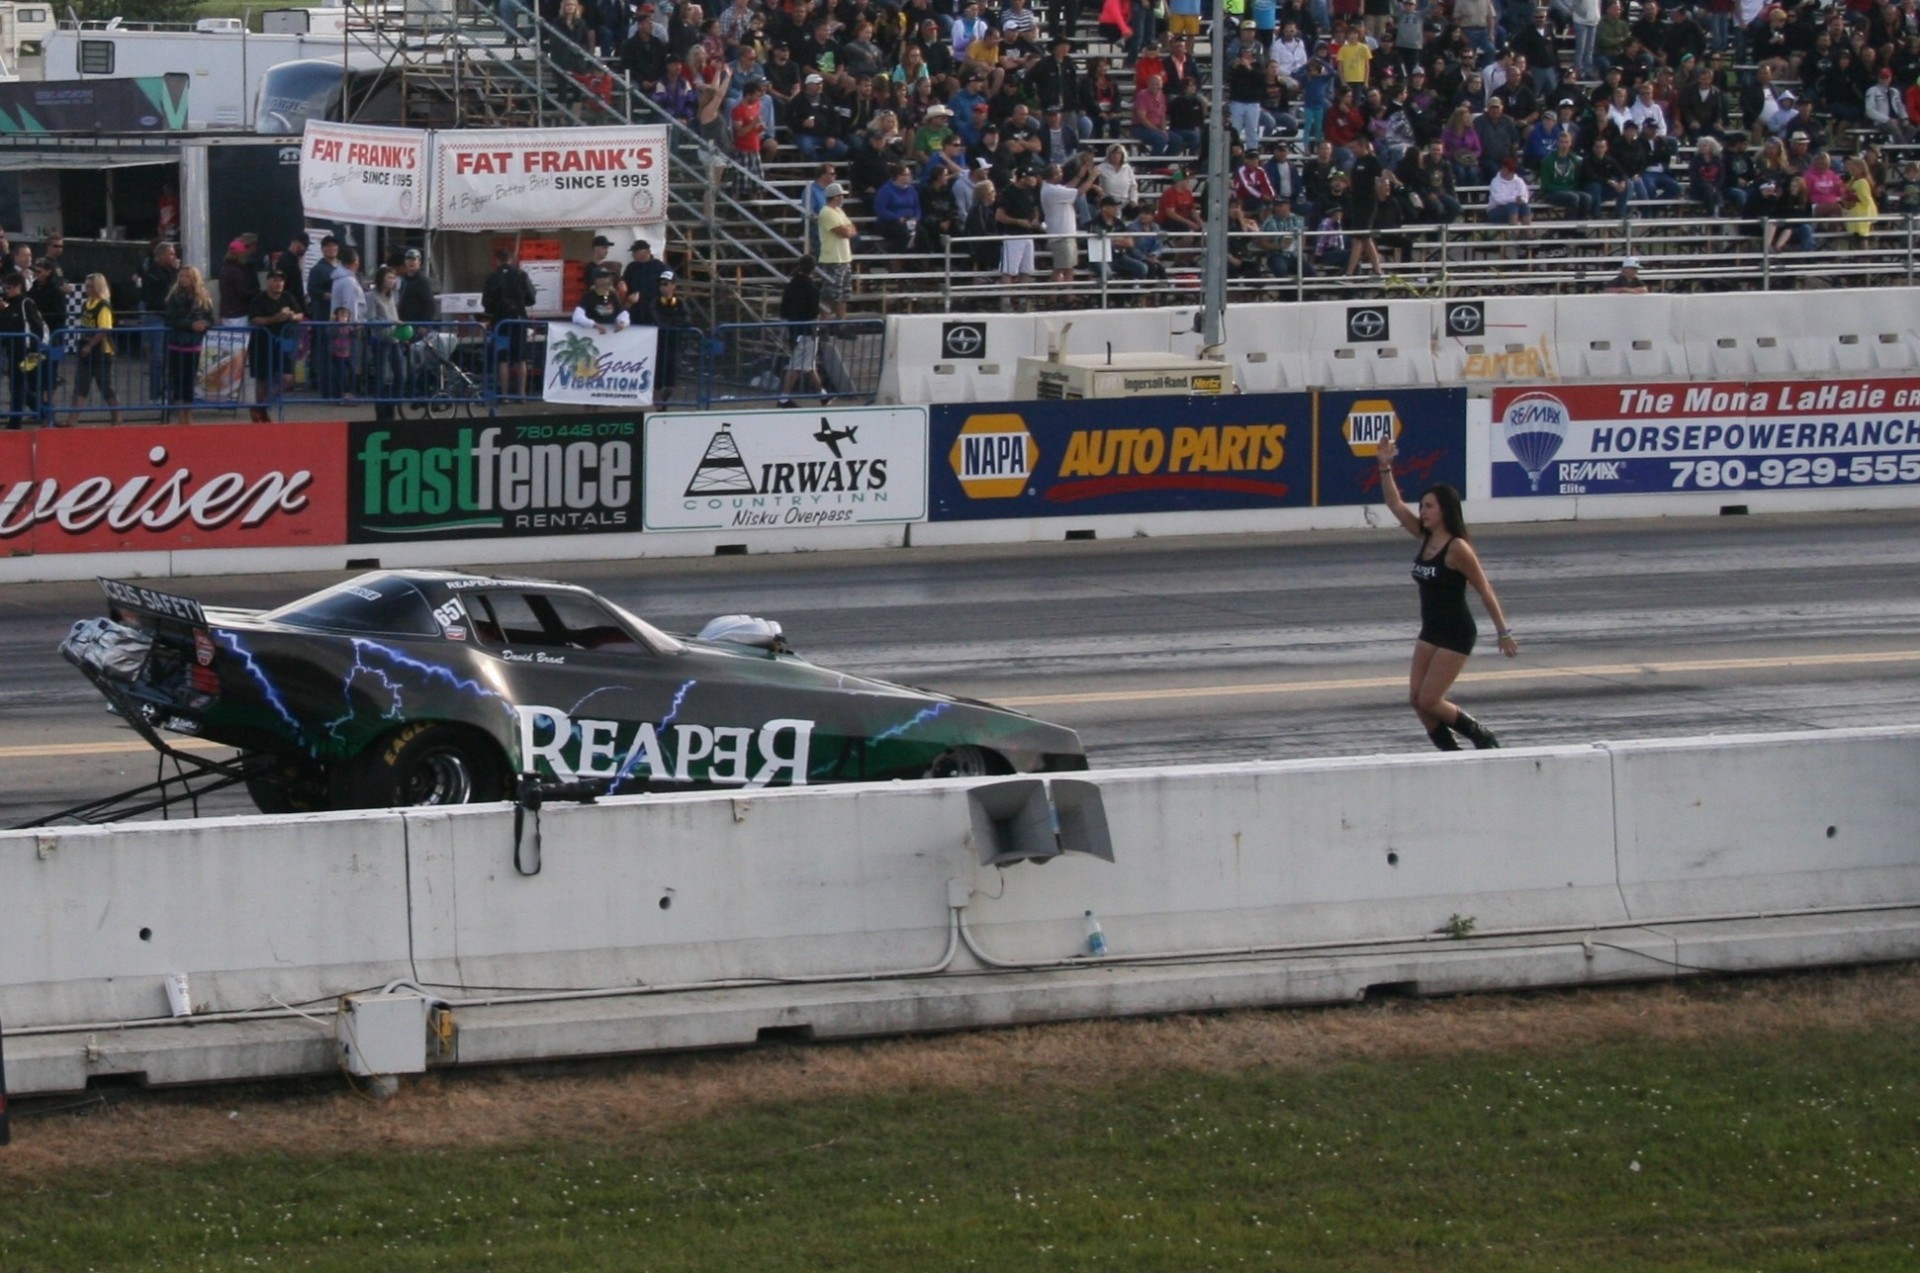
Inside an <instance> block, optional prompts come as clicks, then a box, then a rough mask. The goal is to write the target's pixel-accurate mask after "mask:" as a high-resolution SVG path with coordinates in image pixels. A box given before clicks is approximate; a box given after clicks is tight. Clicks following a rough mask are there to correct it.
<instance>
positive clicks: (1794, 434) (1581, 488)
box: [1491, 378, 1920, 498]
mask: <svg viewBox="0 0 1920 1273" xmlns="http://www.w3.org/2000/svg"><path fill="white" fill-rule="evenodd" d="M1491 441H1492V448H1491V449H1492V457H1491V458H1492V461H1493V464H1492V468H1493V494H1494V495H1495V496H1496V497H1505V498H1524V497H1528V496H1541V495H1639V494H1655V493H1659V492H1663V491H1765V490H1820V489H1829V488H1834V487H1860V486H1910V485H1914V484H1916V483H1920V380H1916V379H1895V378H1885V379H1879V378H1874V379H1867V378H1862V379H1857V380H1818V381H1814V380H1792V381H1787V380H1756V381H1750V382H1745V383H1741V382H1731V383H1718V384H1673V383H1653V384H1611V385H1555V386H1551V387H1543V388H1538V389H1500V390H1497V391H1495V393H1494V396H1493V438H1492V440H1491Z"/></svg>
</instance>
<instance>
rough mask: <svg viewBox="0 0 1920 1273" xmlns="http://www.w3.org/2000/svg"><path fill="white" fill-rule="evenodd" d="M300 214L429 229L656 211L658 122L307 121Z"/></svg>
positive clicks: (646, 219) (562, 223)
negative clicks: (461, 126)
mask: <svg viewBox="0 0 1920 1273" xmlns="http://www.w3.org/2000/svg"><path fill="white" fill-rule="evenodd" d="M300 197H301V202H302V203H303V204H304V205H305V207H306V212H307V215H308V217H309V219H328V220H337V221H346V222H364V223H369V224H373V225H390V226H401V227H406V228H410V229H436V230H483V231H484V230H566V229H594V228H598V227H601V226H609V225H646V224H649V223H656V222H660V221H664V220H665V219H666V215H667V212H666V209H667V130H666V127H665V125H662V124H645V125H636V126H633V127H621V128H541V129H524V128H520V129H516V128H502V129H484V130H477V129H475V130H457V131H447V132H429V131H426V130H423V129H415V128H373V127H367V126H364V125H359V124H326V123H316V122H312V121H309V122H308V124H307V129H306V135H305V137H304V138H303V139H302V141H301V146H300Z"/></svg>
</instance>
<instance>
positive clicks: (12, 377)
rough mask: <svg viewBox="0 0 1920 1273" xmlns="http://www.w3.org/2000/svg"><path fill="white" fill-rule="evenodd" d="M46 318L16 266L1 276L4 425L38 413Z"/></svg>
mask: <svg viewBox="0 0 1920 1273" xmlns="http://www.w3.org/2000/svg"><path fill="white" fill-rule="evenodd" d="M46 338H47V324H46V320H45V319H44V318H42V317H41V315H40V311H39V308H38V307H37V306H35V305H34V303H33V302H32V301H31V300H29V299H28V297H27V281H26V279H25V278H23V277H22V276H21V274H20V272H19V271H18V270H9V271H8V272H7V273H6V275H5V277H4V278H0V360H4V361H5V362H6V364H7V388H8V397H9V403H8V413H7V427H8V428H9V429H18V428H19V427H20V426H21V424H22V423H23V422H25V421H26V420H27V419H28V418H30V417H34V416H37V415H39V413H40V377H41V374H42V373H41V366H42V364H43V363H44V362H45V359H46V354H45V352H44V350H45V347H46Z"/></svg>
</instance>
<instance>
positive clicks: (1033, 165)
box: [545, 0, 1920, 299]
mask: <svg viewBox="0 0 1920 1273" xmlns="http://www.w3.org/2000/svg"><path fill="white" fill-rule="evenodd" d="M1043 3H1044V7H1045V11H1044V12H1039V11H1036V10H1035V9H1034V8H1033V7H1031V0H1001V7H999V8H998V9H993V8H988V7H986V6H984V5H983V4H982V3H980V0H964V2H961V0H904V3H902V4H899V5H895V4H893V3H886V2H882V0H786V2H784V3H783V2H781V0H727V3H726V7H724V8H722V9H720V10H719V11H718V12H713V13H710V12H708V11H706V10H704V9H703V8H702V7H701V6H700V5H699V4H694V3H688V2H686V0H679V2H675V0H640V2H639V3H637V4H635V5H634V6H633V7H632V8H631V10H630V11H629V10H627V9H625V8H623V7H622V5H621V4H619V3H617V2H616V0H557V3H556V4H555V5H554V6H552V7H551V8H549V9H548V10H546V11H545V12H546V16H548V17H549V18H550V19H552V20H555V21H557V22H559V23H561V24H562V27H563V29H564V30H566V31H568V32H569V33H571V35H572V37H573V38H574V39H576V40H577V41H578V42H579V43H580V45H581V47H582V48H583V49H585V50H590V51H592V52H595V53H597V54H598V55H600V56H601V57H602V58H604V59H605V61H606V64H607V65H609V66H611V67H613V68H615V69H617V70H618V71H619V72H620V73H623V74H624V75H626V76H627V77H628V79H629V81H630V82H631V83H632V84H633V85H634V86H635V88H636V89H637V90H639V91H641V92H644V93H645V94H647V95H649V96H651V97H652V98H653V100H655V101H656V102H657V103H659V105H660V106H661V107H662V108H663V109H665V110H666V111H668V112H669V113H671V114H672V115H674V116H675V117H677V118H679V119H680V120H682V121H684V122H685V123H686V124H687V125H688V126H689V127H691V128H693V129H695V130H697V132H698V133H699V134H700V135H701V136H702V137H703V138H704V139H705V140H706V141H707V142H708V143H709V144H710V145H712V146H713V147H714V148H715V149H716V150H717V151H718V152H719V153H721V154H723V155H725V156H727V157H728V158H730V159H732V160H733V161H734V162H736V163H738V164H740V165H741V166H743V167H745V168H748V169H750V170H754V171H761V170H763V169H764V166H765V165H767V164H771V163H775V162H783V161H787V162H790V161H805V162H806V163H807V164H809V165H831V166H832V167H831V169H830V170H826V171H822V172H821V175H820V176H819V178H818V179H817V180H816V181H814V182H813V183H812V184H811V185H810V186H809V190H810V192H813V193H811V194H810V195H809V199H808V204H809V206H808V209H807V211H808V212H809V214H817V213H818V211H819V209H820V207H821V206H823V205H824V204H825V203H826V202H827V201H825V200H822V199H819V198H818V197H817V195H818V192H820V191H824V190H825V189H826V188H827V187H829V186H832V185H839V186H841V187H842V188H843V189H844V190H845V192H846V199H845V200H844V203H843V204H839V205H836V206H840V207H843V208H844V211H843V212H842V213H841V214H840V215H841V216H842V217H845V216H846V214H847V213H849V212H850V213H852V214H853V218H852V219H853V220H855V221H856V222H857V223H858V224H859V225H860V226H861V229H862V234H863V237H862V239H861V240H860V241H859V250H860V251H863V252H876V251H879V250H881V249H883V248H884V249H885V251H886V252H888V253H890V254H901V253H906V252H910V251H938V250H940V249H941V247H942V245H943V244H944V242H945V240H946V239H947V238H949V237H952V236H961V237H964V238H972V237H979V236H987V237H998V238H1000V239H1003V240H1004V242H1003V243H987V244H984V245H982V244H971V245H965V246H966V248H967V251H966V253H965V255H968V256H971V257H972V258H973V259H974V262H975V264H977V266H978V267H979V268H980V269H981V270H982V271H983V272H1000V273H1003V274H1005V275H1006V276H1008V277H1009V278H1012V277H1015V276H1019V275H1024V274H1027V273H1029V272H1031V271H1033V270H1037V269H1038V268H1039V266H1038V264H1037V263H1036V262H1037V258H1036V257H1034V256H1033V253H1032V245H1033V244H1034V243H1035V241H1036V240H1039V239H1045V240H1047V241H1048V247H1049V250H1050V263H1051V264H1052V266H1053V268H1054V271H1055V275H1054V276H1055V277H1056V278H1060V277H1063V276H1065V275H1069V274H1071V272H1072V271H1073V270H1074V269H1075V268H1076V266H1077V264H1078V261H1079V259H1080V254H1079V252H1078V250H1077V249H1076V248H1074V247H1073V246H1071V245H1072V244H1073V242H1074V241H1075V238H1074V236H1075V235H1076V233H1079V234H1089V235H1093V236H1098V237H1100V238H1103V239H1105V240H1106V242H1105V243H1103V244H1101V245H1100V246H1099V247H1098V248H1097V249H1095V250H1092V251H1089V252H1088V253H1086V257H1087V260H1088V262H1089V263H1090V264H1091V266H1092V268H1093V269H1094V270H1095V271H1096V272H1102V273H1104V272H1111V273H1113V274H1116V275H1119V276H1122V277H1130V278H1145V277H1149V276H1152V275H1154V274H1156V273H1159V272H1162V271H1164V269H1165V264H1166V260H1167V258H1168V254H1169V253H1170V252H1177V251H1178V250H1179V249H1180V248H1181V247H1182V246H1185V245H1190V244H1193V243H1195V242H1197V239H1198V235H1199V234H1200V233H1201V226H1202V224H1203V217H1202V214H1201V212H1200V207H1201V206H1202V205H1204V202H1205V200H1206V199H1207V198H1208V195H1207V194H1206V192H1205V191H1204V190H1200V191H1196V189H1195V187H1194V185H1193V184H1192V183H1191V182H1190V181H1188V180H1187V179H1186V175H1185V174H1187V173H1188V172H1194V171H1203V170H1204V157H1205V152H1206V148H1207V145H1208V142H1209V131H1210V130H1209V129H1208V127H1207V124H1208V107H1209V99H1208V89H1209V85H1208V77H1209V73H1210V70H1211V67H1210V62H1209V60H1208V58H1209V57H1210V51H1209V52H1208V56H1202V51H1207V50H1208V46H1207V45H1206V44H1205V41H1206V40H1208V39H1210V38H1213V37H1214V36H1216V35H1217V36H1218V37H1219V38H1221V39H1223V40H1224V41H1225V50H1224V51H1225V57H1226V66H1227V70H1226V73H1225V82H1224V84H1223V85H1222V89H1223V95H1224V98H1225V101H1226V112H1225V113H1226V119H1225V121H1224V122H1225V123H1226V124H1228V125H1229V127H1230V129H1231V131H1230V133H1229V134H1228V135H1229V136H1230V137H1231V139H1232V146H1233V152H1234V153H1233V157H1232V160H1231V163H1230V170H1231V171H1232V172H1233V174H1234V175H1233V178H1232V182H1231V189H1230V190H1229V191H1228V192H1226V195H1227V197H1228V198H1229V199H1230V201H1231V204H1230V207H1229V210H1228V221H1229V225H1230V226H1231V227H1232V228H1233V229H1235V230H1239V231H1246V232H1250V233H1251V234H1252V235H1253V237H1249V238H1248V239H1247V240H1246V243H1247V246H1246V247H1244V248H1241V247H1238V246H1236V250H1235V252H1234V259H1233V268H1235V269H1236V270H1237V271H1239V272H1241V273H1251V274H1258V273H1263V272H1274V273H1288V274H1291V273H1293V272H1295V271H1296V270H1302V271H1305V272H1313V271H1316V270H1318V271H1334V272H1349V271H1361V270H1368V269H1374V270H1377V269H1378V268H1379V266H1380V262H1381V251H1382V248H1385V249H1386V250H1387V251H1388V252H1391V251H1392V245H1393V243H1394V241H1395V235H1394V231H1396V230H1400V229H1402V228H1403V227H1407V226H1410V225H1420V224H1432V223H1439V222H1449V221H1453V220H1455V219H1458V218H1461V217H1462V216H1463V215H1464V216H1472V217H1476V218H1484V219H1485V220H1486V221H1488V222H1491V223H1494V224H1525V223H1528V222H1530V221H1531V220H1532V219H1533V218H1534V216H1535V215H1536V214H1539V213H1542V212H1543V211H1545V210H1547V209H1553V210H1555V211H1556V213H1557V214H1559V215H1564V216H1566V217H1570V218H1591V217H1632V216H1637V215H1643V214H1646V213H1649V212H1653V211H1666V210H1672V211H1676V212H1685V213H1687V214H1690V215H1700V214H1707V215H1712V216H1716V217H1729V218H1738V219H1740V220H1742V221H1743V222H1745V223H1746V224H1748V225H1749V227H1750V228H1751V232H1752V233H1754V234H1759V233H1761V232H1762V231H1761V228H1760V227H1761V225H1762V223H1763V221H1773V222H1786V223H1789V224H1784V225H1781V226H1780V227H1779V228H1778V229H1771V228H1770V229H1768V230H1767V231H1766V232H1767V233H1768V234H1769V235H1770V236H1771V237H1772V238H1773V239H1775V240H1777V242H1775V243H1771V244H1770V246H1778V247H1781V248H1783V249H1790V248H1794V247H1804V246H1811V245H1812V243H1813V241H1814V227H1813V226H1812V225H1808V224H1798V225H1795V224H1791V222H1793V221H1794V219H1795V218H1802V219H1824V220H1825V221H1826V222H1828V223H1829V224H1830V225H1831V227H1832V228H1833V229H1834V230H1836V231H1842V232H1843V233H1842V235H1841V237H1842V238H1845V237H1848V236H1854V237H1862V238H1863V237H1865V236H1868V235H1870V234H1871V233H1872V231H1873V225H1874V222H1873V220H1872V218H1873V217H1874V216H1875V215H1877V214H1878V213H1879V212H1881V211H1914V210H1916V209H1920V168H1917V167H1915V166H1914V165H1913V164H1911V163H1910V162H1906V161H1904V160H1903V158H1902V157H1900V156H1899V155H1897V153H1896V152H1895V151H1894V150H1893V149H1891V148H1892V147H1898V146H1904V145H1905V144H1906V143H1908V142H1910V141H1912V140H1913V138H1914V133H1915V123H1916V121H1920V85H1916V82H1915V81H1916V76H1917V75H1920V0H1836V2H1834V3H1822V2H1819V0H1803V2H1802V3H1799V4H1797V5H1794V4H1774V3H1763V2H1762V0H1698V2H1697V3H1693V4H1675V5H1671V6H1663V5H1661V4H1659V3H1656V0H1641V2H1640V3H1639V4H1637V5H1634V6H1628V7H1624V8H1623V6H1622V4H1621V3H1620V2H1619V0H1606V2H1605V3H1604V7H1603V4H1602V0H1553V3H1552V5H1551V6H1550V7H1536V5H1535V3H1534V2H1533V0H1504V2H1501V0H1304V3H1303V2H1302V0H1286V2H1285V3H1275V2H1274V0H1229V3H1228V4H1227V6H1226V10H1225V12H1226V13H1227V18H1226V21H1225V22H1224V24H1223V25H1222V29H1220V30H1219V31H1217V32H1216V31H1214V30H1212V29H1211V28H1212V23H1211V21H1210V19H1209V18H1208V17H1207V16H1205V15H1204V14H1203V6H1201V5H1200V4H1199V3H1198V0H1098V7H1097V12H1096V11H1095V9H1094V6H1095V3H1096V0H1086V5H1087V8H1086V12H1085V14H1084V15H1083V13H1082V6H1081V3H1080V0H1043ZM1211 8H1212V7H1211V6H1205V10H1206V12H1207V13H1210V12H1211ZM582 65H583V66H584V65H585V63H584V62H583V63H582ZM580 75H581V77H582V79H583V82H585V80H586V79H588V78H590V77H591V73H590V72H588V71H586V70H582V71H581V72H580ZM1816 224H1817V222H1816ZM1308 230H1312V231H1318V232H1319V233H1316V234H1312V235H1303V233H1302V232H1303V231H1308ZM811 245H812V247H813V249H814V250H815V251H816V252H818V250H819V247H820V240H819V236H818V232H817V230H815V231H814V232H813V234H812V235H811ZM827 250H828V252H829V253H834V252H836V251H837V250H838V246H837V245H834V244H830V245H828V249H827ZM1303 255H1304V257H1305V258H1306V259H1304V260H1303V259H1302V257H1303ZM822 259H823V260H825V259H826V258H824V257H823V258H822ZM830 299H831V298H830Z"/></svg>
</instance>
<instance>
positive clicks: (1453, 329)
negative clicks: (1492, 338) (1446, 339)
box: [1447, 301, 1487, 338]
mask: <svg viewBox="0 0 1920 1273" xmlns="http://www.w3.org/2000/svg"><path fill="white" fill-rule="evenodd" d="M1486 334H1487V303H1486V302H1485V301H1454V302H1452V303H1450V304H1449V305H1448V306H1447V335H1449V336H1457V337H1462V338H1472V337H1474V336H1484V335H1486Z"/></svg>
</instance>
